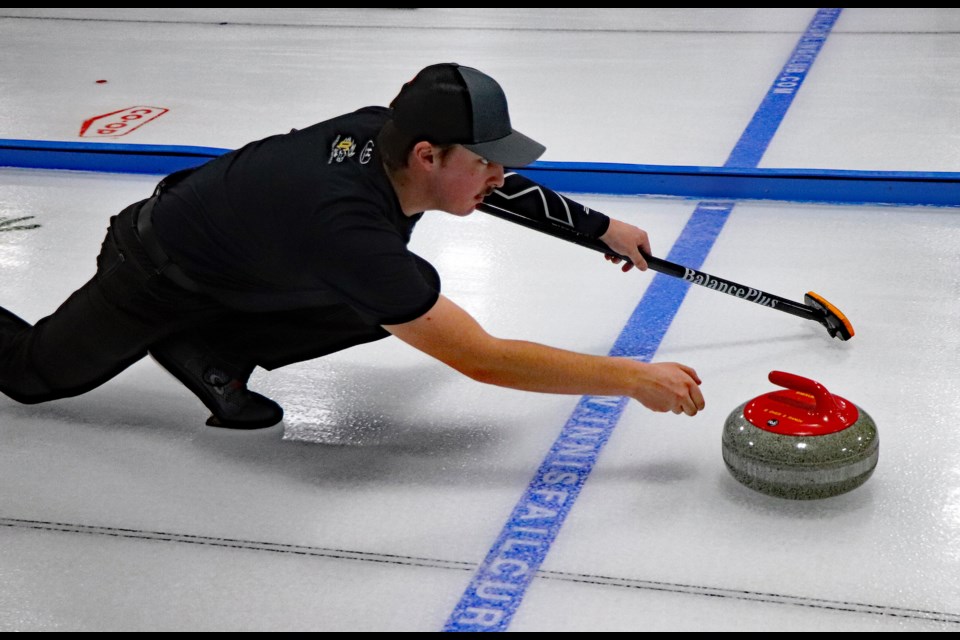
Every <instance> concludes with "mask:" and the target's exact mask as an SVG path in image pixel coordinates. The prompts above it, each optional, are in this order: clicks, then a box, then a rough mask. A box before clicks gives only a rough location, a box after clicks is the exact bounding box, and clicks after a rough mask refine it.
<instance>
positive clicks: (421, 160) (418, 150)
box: [410, 140, 439, 171]
mask: <svg viewBox="0 0 960 640" xmlns="http://www.w3.org/2000/svg"><path fill="white" fill-rule="evenodd" d="M410 160H411V162H412V163H414V164H416V165H417V166H419V167H420V168H422V169H424V170H427V171H430V170H431V169H432V168H433V167H434V166H435V165H436V164H437V162H438V160H439V157H438V156H437V149H436V147H434V146H433V145H432V144H430V143H429V142H427V141H426V140H421V141H420V142H418V143H417V144H415V145H413V149H411V150H410Z"/></svg>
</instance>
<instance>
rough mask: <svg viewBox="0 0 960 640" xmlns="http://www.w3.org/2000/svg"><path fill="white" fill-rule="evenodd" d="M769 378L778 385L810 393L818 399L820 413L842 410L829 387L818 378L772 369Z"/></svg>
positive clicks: (832, 412)
mask: <svg viewBox="0 0 960 640" xmlns="http://www.w3.org/2000/svg"><path fill="white" fill-rule="evenodd" d="M767 379H768V380H770V382H772V383H773V384H775V385H777V386H778V387H784V388H786V389H792V390H794V391H802V392H804V393H809V394H810V395H812V396H813V399H814V400H815V401H816V403H817V411H818V412H819V413H822V414H834V413H839V412H840V407H839V406H837V402H836V400H835V399H834V397H833V394H832V393H830V392H829V391H827V388H826V387H825V386H823V385H822V384H820V383H819V382H817V381H816V380H811V379H810V378H804V377H803V376H798V375H796V374H794V373H787V372H786V371H771V372H770V375H769V376H767Z"/></svg>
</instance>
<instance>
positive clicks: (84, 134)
mask: <svg viewBox="0 0 960 640" xmlns="http://www.w3.org/2000/svg"><path fill="white" fill-rule="evenodd" d="M167 111H169V109H165V108H163V107H127V108H126V109H120V110H119V111H112V112H110V113H104V114H102V115H99V116H94V117H92V118H89V119H88V120H86V121H84V123H83V125H82V126H81V127H80V137H81V138H117V137H120V136H125V135H127V134H128V133H130V132H131V131H133V130H134V129H138V128H139V127H142V126H143V125H145V124H147V123H148V122H150V121H151V120H156V119H157V118H159V117H160V116H162V115H163V114H165V113H166V112H167Z"/></svg>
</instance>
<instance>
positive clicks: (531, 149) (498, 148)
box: [463, 131, 547, 167]
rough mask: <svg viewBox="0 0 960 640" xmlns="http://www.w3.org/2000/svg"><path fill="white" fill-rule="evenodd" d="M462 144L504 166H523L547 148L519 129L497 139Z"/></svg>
mask: <svg viewBox="0 0 960 640" xmlns="http://www.w3.org/2000/svg"><path fill="white" fill-rule="evenodd" d="M463 146H464V147H466V148H467V149H470V151H473V152H474V153H475V154H477V155H478V156H482V157H484V158H486V159H487V160H489V161H490V162H496V163H497V164H502V165H503V166H505V167H524V166H526V165H528V164H530V163H531V162H533V161H534V160H536V159H537V158H539V157H540V156H542V155H543V152H544V151H546V150H547V148H546V147H545V146H543V145H542V144H540V143H539V142H537V141H536V140H533V139H532V138H528V137H527V136H525V135H523V134H522V133H520V132H519V131H513V132H512V133H510V135H508V136H504V137H502V138H499V139H498V140H491V141H490V142H479V143H477V144H465V145H463Z"/></svg>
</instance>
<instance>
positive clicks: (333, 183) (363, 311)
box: [153, 107, 439, 324]
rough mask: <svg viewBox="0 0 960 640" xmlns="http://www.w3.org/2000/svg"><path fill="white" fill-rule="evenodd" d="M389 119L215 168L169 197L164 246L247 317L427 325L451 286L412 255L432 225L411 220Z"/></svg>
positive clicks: (160, 208) (333, 129) (275, 143)
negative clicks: (400, 190)
mask: <svg viewBox="0 0 960 640" xmlns="http://www.w3.org/2000/svg"><path fill="white" fill-rule="evenodd" d="M389 117H390V111H389V110H388V109H386V108H384V107H367V108H364V109H360V110H358V111H356V112H353V113H350V114H347V115H344V116H340V117H338V118H334V119H332V120H328V121H325V122H321V123H319V124H315V125H313V126H311V127H308V128H305V129H301V130H295V131H291V132H290V133H287V134H283V135H276V136H271V137H269V138H265V139H263V140H259V141H257V142H252V143H250V144H248V145H246V146H244V147H242V148H240V149H238V150H236V151H231V152H229V153H227V154H225V155H223V156H221V157H219V158H216V159H215V160H212V161H210V162H209V163H207V164H205V165H203V166H202V167H200V168H199V169H197V170H196V171H194V172H193V173H191V174H190V175H189V176H187V177H186V178H185V179H183V180H182V181H180V182H178V183H176V184H174V185H173V186H171V187H170V188H169V189H166V190H164V191H163V192H162V193H161V195H160V197H159V199H158V201H157V203H156V205H155V207H154V210H153V222H154V227H155V229H156V233H157V236H158V237H159V239H160V243H161V244H162V245H163V247H164V248H165V249H166V250H167V251H168V253H169V254H170V255H171V257H172V259H173V260H174V262H176V263H177V264H178V265H179V266H180V267H181V268H182V269H183V270H184V271H186V272H187V273H189V274H190V275H191V276H192V277H193V278H194V279H195V280H197V281H198V282H199V283H200V284H201V285H202V286H203V288H204V289H206V290H208V291H209V293H210V294H211V295H214V296H215V297H217V298H218V299H220V300H222V301H223V302H225V303H227V304H229V305H231V306H233V307H235V308H239V309H244V310H251V311H270V310H283V309H296V308H304V307H318V306H326V305H331V304H347V305H349V306H351V307H353V308H354V309H356V310H357V312H358V313H359V314H360V315H361V316H362V317H363V318H364V319H366V320H368V321H369V322H371V323H376V324H399V323H402V322H407V321H409V320H413V319H415V318H418V317H420V316H421V315H423V314H424V313H425V312H426V311H427V310H428V309H430V307H432V306H433V304H434V303H435V302H436V300H437V298H438V296H439V292H438V290H437V288H436V286H435V284H436V282H439V279H438V278H436V276H435V273H434V274H433V275H434V280H435V282H432V283H431V282H429V281H428V278H425V276H424V274H423V273H422V272H421V268H422V265H424V264H425V262H424V261H423V260H422V259H420V258H418V257H417V256H415V255H414V254H413V253H412V252H410V251H409V249H408V248H407V244H408V242H409V240H410V234H411V232H412V231H413V228H414V225H415V224H416V223H417V221H418V220H419V219H420V217H421V216H422V215H423V214H422V213H418V214H416V215H414V216H406V215H404V213H403V211H402V210H401V208H400V203H399V202H398V200H397V197H396V194H395V192H394V190H393V187H392V185H391V184H390V181H389V179H388V178H387V175H386V172H385V170H384V168H383V166H382V164H381V162H380V157H379V153H378V152H377V149H376V143H375V140H376V136H377V133H379V131H380V129H381V128H382V126H383V124H384V123H385V122H386V121H387V120H388V119H389ZM418 263H419V265H420V266H418ZM428 268H430V269H432V267H428Z"/></svg>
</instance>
